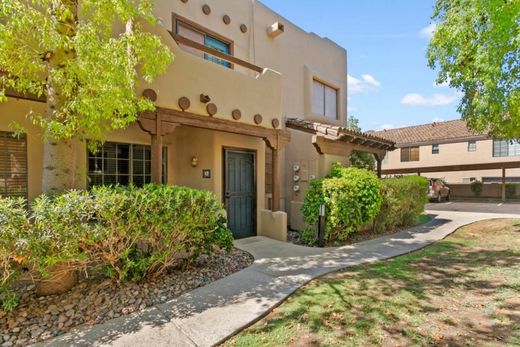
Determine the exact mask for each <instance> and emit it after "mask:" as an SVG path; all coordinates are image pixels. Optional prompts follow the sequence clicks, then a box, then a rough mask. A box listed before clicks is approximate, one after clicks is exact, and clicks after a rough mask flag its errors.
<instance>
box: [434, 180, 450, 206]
mask: <svg viewBox="0 0 520 347" xmlns="http://www.w3.org/2000/svg"><path fill="white" fill-rule="evenodd" d="M450 195H451V191H450V187H448V185H447V184H446V182H444V180H442V179H440V178H430V184H429V189H428V198H429V199H430V201H436V202H441V201H442V199H445V200H446V201H450Z"/></svg>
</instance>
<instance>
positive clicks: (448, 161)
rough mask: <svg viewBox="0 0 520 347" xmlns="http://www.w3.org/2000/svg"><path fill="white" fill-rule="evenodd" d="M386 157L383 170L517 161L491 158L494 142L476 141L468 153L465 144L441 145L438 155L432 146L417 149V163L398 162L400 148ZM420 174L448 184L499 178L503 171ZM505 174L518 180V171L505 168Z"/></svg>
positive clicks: (519, 173) (511, 158)
mask: <svg viewBox="0 0 520 347" xmlns="http://www.w3.org/2000/svg"><path fill="white" fill-rule="evenodd" d="M387 156H388V158H387V159H386V160H385V161H383V170H387V169H400V168H415V167H429V166H440V165H464V164H478V163H493V162H507V161H519V160H520V157H493V140H481V141H477V150H476V151H475V152H468V143H467V142H458V143H446V144H440V145H439V154H432V146H431V144H429V145H424V146H420V147H419V159H420V160H419V161H412V162H401V150H400V149H399V148H398V149H396V150H395V151H393V152H388V154H387ZM422 175H423V176H426V177H438V178H444V179H445V180H446V181H447V182H452V183H462V178H464V177H475V178H477V179H478V180H481V179H482V177H501V176H502V171H501V170H500V169H499V170H480V171H459V172H433V173H424V174H422ZM506 175H507V176H515V177H519V176H520V168H519V169H507V170H506Z"/></svg>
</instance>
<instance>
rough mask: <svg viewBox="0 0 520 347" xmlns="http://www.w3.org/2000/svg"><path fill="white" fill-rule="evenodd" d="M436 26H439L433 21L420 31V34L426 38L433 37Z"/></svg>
mask: <svg viewBox="0 0 520 347" xmlns="http://www.w3.org/2000/svg"><path fill="white" fill-rule="evenodd" d="M435 28H437V24H435V23H431V24H429V25H428V26H426V27H424V28H422V29H421V30H420V31H419V36H421V37H424V38H426V39H431V38H432V37H433V32H434V31H435Z"/></svg>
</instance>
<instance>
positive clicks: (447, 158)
mask: <svg viewBox="0 0 520 347" xmlns="http://www.w3.org/2000/svg"><path fill="white" fill-rule="evenodd" d="M374 134H375V135H377V136H380V137H383V138H386V139H388V140H391V141H394V142H395V144H396V147H397V150H396V151H393V152H389V153H388V154H387V156H386V157H385V159H384V160H383V172H385V171H386V172H389V171H390V172H392V171H393V172H399V170H401V171H406V170H407V169H413V170H414V172H416V173H421V174H422V175H423V176H426V177H436V178H444V179H445V180H446V181H447V182H448V183H471V182H473V181H475V180H479V181H482V182H484V183H501V182H502V169H501V168H500V167H498V166H500V165H499V163H504V162H511V163H512V162H519V161H520V143H519V142H517V141H513V142H510V141H502V140H494V139H491V138H489V136H487V135H486V134H478V133H474V132H472V131H471V130H470V129H468V127H467V126H466V122H465V121H463V120H453V121H447V122H435V123H431V124H424V125H416V126H410V127H405V128H398V129H390V130H383V131H377V132H374ZM473 164H475V165H477V167H478V165H479V164H488V165H491V166H493V165H494V164H496V165H498V166H497V168H495V169H476V168H475V169H472V170H465V171H442V167H446V166H459V165H461V166H463V165H473ZM435 167H439V170H440V171H436V172H425V171H422V172H421V169H422V170H424V169H425V168H428V169H431V168H435ZM516 167H517V168H508V169H507V171H506V182H508V183H520V165H518V166H516ZM455 169H456V168H455ZM428 171H430V170H428Z"/></svg>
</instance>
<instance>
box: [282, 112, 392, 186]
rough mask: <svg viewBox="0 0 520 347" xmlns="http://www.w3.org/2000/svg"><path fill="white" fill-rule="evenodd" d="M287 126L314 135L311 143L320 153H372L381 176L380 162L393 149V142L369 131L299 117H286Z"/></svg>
mask: <svg viewBox="0 0 520 347" xmlns="http://www.w3.org/2000/svg"><path fill="white" fill-rule="evenodd" d="M285 125H286V126H287V128H290V129H295V130H299V131H303V132H306V133H309V134H312V135H314V136H313V137H312V144H313V146H314V148H316V151H317V152H318V153H320V154H331V155H338V156H345V157H348V156H350V154H352V152H353V151H360V152H367V153H372V154H373V155H374V157H375V159H376V162H377V175H378V176H379V177H381V174H382V171H381V162H382V161H383V158H384V157H385V155H386V152H387V151H393V150H394V149H395V143H394V142H392V141H389V140H386V139H383V138H381V137H378V136H374V135H372V134H369V133H363V132H360V131H355V130H352V129H348V128H345V127H342V126H337V125H329V124H323V123H318V122H312V121H309V120H305V119H300V118H288V119H287V120H286V122H285Z"/></svg>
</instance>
